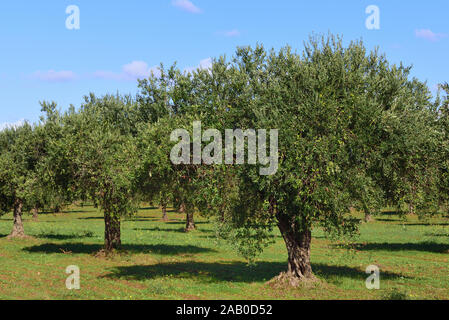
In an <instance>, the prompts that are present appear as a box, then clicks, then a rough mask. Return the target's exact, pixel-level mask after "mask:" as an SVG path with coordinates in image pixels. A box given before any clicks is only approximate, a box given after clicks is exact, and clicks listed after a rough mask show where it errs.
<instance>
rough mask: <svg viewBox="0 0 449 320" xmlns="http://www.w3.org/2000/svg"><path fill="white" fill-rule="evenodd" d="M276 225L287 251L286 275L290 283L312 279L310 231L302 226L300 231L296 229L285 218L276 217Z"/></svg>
mask: <svg viewBox="0 0 449 320" xmlns="http://www.w3.org/2000/svg"><path fill="white" fill-rule="evenodd" d="M278 227H279V230H280V231H281V234H282V237H283V238H284V241H285V245H286V247H287V252H288V271H287V274H286V275H287V277H288V278H290V279H289V280H290V282H291V284H292V285H296V284H297V283H298V280H309V279H314V276H313V273H312V266H311V264H310V244H311V242H312V232H311V231H310V229H308V228H306V227H304V229H303V230H302V231H299V232H298V231H297V230H296V226H295V225H294V224H293V223H292V222H290V221H288V219H287V218H278Z"/></svg>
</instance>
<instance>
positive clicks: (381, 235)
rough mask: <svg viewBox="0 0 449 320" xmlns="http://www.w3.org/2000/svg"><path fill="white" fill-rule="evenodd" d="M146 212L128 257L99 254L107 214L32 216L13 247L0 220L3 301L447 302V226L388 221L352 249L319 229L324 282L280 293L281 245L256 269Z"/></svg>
mask: <svg viewBox="0 0 449 320" xmlns="http://www.w3.org/2000/svg"><path fill="white" fill-rule="evenodd" d="M169 216H170V221H169V222H166V223H165V222H162V221H161V212H160V210H159V209H157V208H144V209H142V210H140V211H139V213H138V215H137V216H136V217H134V218H132V219H127V220H126V221H124V222H123V225H122V241H123V252H121V253H120V254H117V255H115V256H113V257H110V258H104V257H99V256H96V255H95V254H96V253H97V252H98V251H99V250H100V249H101V248H102V245H103V235H104V224H103V219H102V214H101V212H99V211H98V210H97V209H94V208H93V207H91V206H85V207H82V208H81V207H72V208H71V209H69V210H68V211H66V212H65V213H62V214H45V215H40V217H39V220H38V221H37V222H34V221H33V220H32V219H31V217H30V216H25V230H26V232H27V233H28V234H29V235H31V236H33V237H34V238H32V239H26V240H8V239H6V238H5V236H6V235H7V234H8V233H9V232H10V229H11V227H12V220H11V215H6V216H3V217H1V218H0V236H1V238H0V298H1V299H396V298H407V299H448V298H449V263H448V262H449V253H448V250H449V219H447V218H442V217H439V218H435V219H432V220H429V221H420V220H418V219H417V218H416V217H412V218H409V219H408V220H407V221H403V220H401V219H399V218H397V217H396V216H394V215H389V214H385V215H383V216H380V217H377V221H375V222H372V223H369V224H363V225H362V226H361V228H360V236H359V237H358V238H356V239H353V240H352V242H347V241H345V242H340V243H332V242H330V241H329V240H327V239H326V237H324V234H323V232H322V231H321V230H318V229H317V230H314V239H313V244H312V264H313V270H314V273H315V274H316V275H317V276H318V278H320V279H321V280H322V281H320V282H319V284H317V285H316V286H314V287H311V288H296V289H291V288H284V289H276V288H273V287H271V286H270V285H268V284H267V283H266V282H267V281H269V280H270V279H271V278H273V277H275V276H276V275H278V274H279V273H280V272H282V271H284V269H285V268H286V250H285V247H284V244H283V241H282V239H281V237H280V236H279V234H276V243H275V244H274V245H272V246H271V247H269V248H268V249H267V250H266V251H265V252H264V254H263V255H262V256H261V257H259V259H258V263H257V265H256V266H248V265H247V263H246V261H245V260H243V259H242V258H240V257H239V256H237V255H236V254H235V252H234V251H233V250H232V249H231V247H230V246H229V245H227V244H226V243H224V242H217V241H216V239H215V235H214V231H213V226H212V225H211V224H210V223H208V222H207V221H206V220H204V219H201V218H199V217H197V227H198V230H197V231H195V232H192V233H188V234H186V233H184V232H183V227H184V216H183V215H180V214H177V213H174V212H169ZM372 264H374V265H377V266H379V268H380V272H381V274H380V277H381V289H380V290H367V289H366V287H365V279H366V277H367V276H368V275H367V274H365V269H366V267H367V266H368V265H372ZM69 265H77V266H79V267H80V269H81V290H74V291H70V290H68V289H66V287H65V280H66V277H67V276H68V275H67V274H66V273H65V269H66V267H67V266H69Z"/></svg>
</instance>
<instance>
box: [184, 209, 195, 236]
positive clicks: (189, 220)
mask: <svg viewBox="0 0 449 320" xmlns="http://www.w3.org/2000/svg"><path fill="white" fill-rule="evenodd" d="M192 230H195V221H194V220H193V213H187V223H186V232H189V231H192Z"/></svg>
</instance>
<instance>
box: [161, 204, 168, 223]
mask: <svg viewBox="0 0 449 320" xmlns="http://www.w3.org/2000/svg"><path fill="white" fill-rule="evenodd" d="M162 220H163V221H168V215H167V205H165V204H163V205H162Z"/></svg>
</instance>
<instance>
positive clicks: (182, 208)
mask: <svg viewBox="0 0 449 320" xmlns="http://www.w3.org/2000/svg"><path fill="white" fill-rule="evenodd" d="M178 211H179V213H185V212H186V205H185V204H184V203H181V205H180V206H179V209H178Z"/></svg>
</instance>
